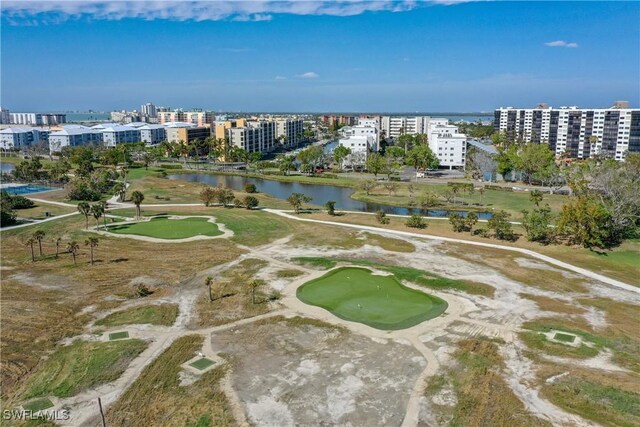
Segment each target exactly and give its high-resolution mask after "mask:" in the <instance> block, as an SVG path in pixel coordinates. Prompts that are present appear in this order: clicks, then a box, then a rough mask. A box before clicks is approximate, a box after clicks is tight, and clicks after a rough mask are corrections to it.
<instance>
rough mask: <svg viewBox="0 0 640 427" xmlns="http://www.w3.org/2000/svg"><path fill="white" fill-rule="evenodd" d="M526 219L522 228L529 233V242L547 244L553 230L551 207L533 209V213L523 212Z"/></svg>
mask: <svg viewBox="0 0 640 427" xmlns="http://www.w3.org/2000/svg"><path fill="white" fill-rule="evenodd" d="M522 213H523V214H524V218H523V220H522V227H523V228H524V229H525V230H526V232H527V240H529V241H530V242H542V243H547V242H549V240H550V239H551V235H552V232H553V230H552V229H551V228H550V227H549V225H550V224H551V209H550V208H549V206H545V207H543V208H537V209H533V210H532V211H531V212H529V211H522Z"/></svg>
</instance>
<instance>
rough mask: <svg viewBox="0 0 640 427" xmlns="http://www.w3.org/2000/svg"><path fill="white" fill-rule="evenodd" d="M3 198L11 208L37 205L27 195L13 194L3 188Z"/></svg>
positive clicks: (27, 207) (26, 207)
mask: <svg viewBox="0 0 640 427" xmlns="http://www.w3.org/2000/svg"><path fill="white" fill-rule="evenodd" d="M2 200H3V201H4V203H6V204H7V206H9V207H10V208H11V209H29V208H32V207H34V206H35V205H36V204H35V203H33V202H32V201H31V200H29V199H27V198H26V197H23V196H19V195H15V196H12V195H11V194H9V193H8V192H7V191H5V190H2Z"/></svg>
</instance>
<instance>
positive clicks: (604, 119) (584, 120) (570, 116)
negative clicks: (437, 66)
mask: <svg viewBox="0 0 640 427" xmlns="http://www.w3.org/2000/svg"><path fill="white" fill-rule="evenodd" d="M494 127H495V129H496V130H498V131H502V132H505V133H506V135H507V137H508V138H510V139H512V140H522V141H531V142H536V143H546V144H549V148H550V149H551V150H552V151H554V152H555V153H556V155H557V156H566V157H572V158H581V159H582V158H588V157H592V156H594V155H596V154H605V155H608V156H611V157H613V158H615V159H616V160H623V159H624V157H625V155H626V153H627V152H640V109H637V108H629V105H628V103H626V102H616V104H615V105H613V106H612V107H610V108H578V107H560V108H552V107H549V106H547V105H545V104H540V105H538V106H537V107H536V108H531V109H516V108H513V107H507V108H499V109H497V110H496V111H495V120H494Z"/></svg>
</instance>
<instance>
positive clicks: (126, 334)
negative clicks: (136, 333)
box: [109, 331, 129, 341]
mask: <svg viewBox="0 0 640 427" xmlns="http://www.w3.org/2000/svg"><path fill="white" fill-rule="evenodd" d="M125 338H129V332H127V331H122V332H114V333H112V334H109V341H115V340H122V339H125Z"/></svg>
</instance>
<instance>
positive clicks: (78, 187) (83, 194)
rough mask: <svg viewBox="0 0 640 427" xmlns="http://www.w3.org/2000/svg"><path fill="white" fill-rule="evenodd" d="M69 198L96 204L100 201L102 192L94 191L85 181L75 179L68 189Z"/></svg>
mask: <svg viewBox="0 0 640 427" xmlns="http://www.w3.org/2000/svg"><path fill="white" fill-rule="evenodd" d="M67 197H68V198H69V199H70V200H86V201H89V202H96V201H98V200H100V198H101V194H100V192H98V191H96V190H94V189H92V188H91V187H90V185H89V183H88V182H87V181H86V180H84V179H75V180H73V181H71V182H70V183H69V186H68V187H67Z"/></svg>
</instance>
